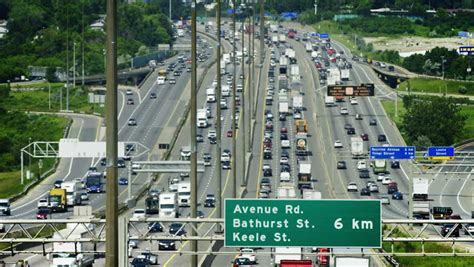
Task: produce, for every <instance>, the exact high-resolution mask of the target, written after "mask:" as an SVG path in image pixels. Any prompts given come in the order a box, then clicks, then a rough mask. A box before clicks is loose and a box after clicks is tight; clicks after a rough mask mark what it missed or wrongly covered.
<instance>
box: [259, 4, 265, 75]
mask: <svg viewBox="0 0 474 267" xmlns="http://www.w3.org/2000/svg"><path fill="white" fill-rule="evenodd" d="M259 1H260V68H262V67H263V48H264V47H263V38H264V37H265V34H264V10H263V8H264V5H265V4H264V2H263V0H259ZM260 71H261V70H260Z"/></svg>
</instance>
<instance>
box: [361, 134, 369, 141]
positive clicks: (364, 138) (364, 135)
mask: <svg viewBox="0 0 474 267" xmlns="http://www.w3.org/2000/svg"><path fill="white" fill-rule="evenodd" d="M360 137H361V138H362V140H364V141H369V135H368V134H366V133H365V134H361V135H360Z"/></svg>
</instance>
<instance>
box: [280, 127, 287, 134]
mask: <svg viewBox="0 0 474 267" xmlns="http://www.w3.org/2000/svg"><path fill="white" fill-rule="evenodd" d="M280 133H288V128H286V127H281V128H280Z"/></svg>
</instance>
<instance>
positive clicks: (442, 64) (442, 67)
mask: <svg viewBox="0 0 474 267" xmlns="http://www.w3.org/2000/svg"><path fill="white" fill-rule="evenodd" d="M444 61H445V60H444V56H441V70H442V75H443V80H444Z"/></svg>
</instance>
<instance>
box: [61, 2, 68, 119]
mask: <svg viewBox="0 0 474 267" xmlns="http://www.w3.org/2000/svg"><path fill="white" fill-rule="evenodd" d="M66 85H67V86H66V110H69V0H68V1H66ZM61 110H62V108H61Z"/></svg>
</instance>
